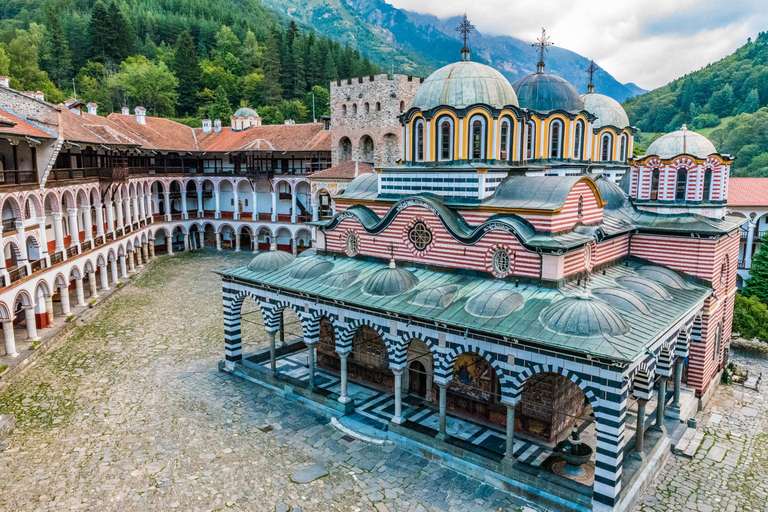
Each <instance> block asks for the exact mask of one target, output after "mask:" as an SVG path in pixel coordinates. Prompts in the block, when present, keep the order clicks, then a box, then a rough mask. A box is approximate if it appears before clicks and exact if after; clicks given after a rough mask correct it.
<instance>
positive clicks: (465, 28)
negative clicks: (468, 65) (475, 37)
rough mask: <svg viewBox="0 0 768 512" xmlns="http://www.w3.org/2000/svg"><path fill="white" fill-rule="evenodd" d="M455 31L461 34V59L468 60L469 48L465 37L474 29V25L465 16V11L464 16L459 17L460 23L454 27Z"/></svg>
mask: <svg viewBox="0 0 768 512" xmlns="http://www.w3.org/2000/svg"><path fill="white" fill-rule="evenodd" d="M455 30H456V32H458V33H459V34H461V37H462V39H463V41H464V46H462V47H461V60H469V48H468V47H467V38H468V37H469V33H470V32H472V31H473V30H475V26H474V25H473V24H472V23H470V22H469V18H467V13H464V17H463V18H462V19H461V23H459V26H458V27H456V29H455Z"/></svg>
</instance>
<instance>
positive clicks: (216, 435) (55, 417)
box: [0, 253, 523, 512]
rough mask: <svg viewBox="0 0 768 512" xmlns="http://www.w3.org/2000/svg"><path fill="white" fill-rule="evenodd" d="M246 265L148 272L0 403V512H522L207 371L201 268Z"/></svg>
mask: <svg viewBox="0 0 768 512" xmlns="http://www.w3.org/2000/svg"><path fill="white" fill-rule="evenodd" d="M251 256H252V255H248V254H240V255H237V254H233V253H226V255H224V254H219V255H217V254H214V253H204V254H196V255H194V254H187V255H180V256H174V257H173V258H163V259H160V260H159V261H157V262H155V263H153V265H152V266H151V267H150V268H149V269H148V271H147V272H145V273H144V274H143V275H142V276H140V277H139V278H137V279H136V281H135V282H134V283H133V284H131V285H130V286H127V287H126V288H125V289H124V290H122V291H121V292H120V295H119V296H116V297H115V298H114V299H113V300H112V301H111V302H110V303H108V304H105V305H104V306H102V309H101V310H100V311H99V313H98V314H97V315H96V316H95V317H94V318H93V319H92V320H91V321H90V322H89V323H88V324H87V325H84V326H81V327H78V328H76V329H74V330H72V331H71V332H70V333H68V334H67V339H66V340H64V341H63V342H62V343H60V344H59V345H58V346H57V347H56V348H53V349H52V350H50V351H49V352H47V353H45V354H42V356H41V357H40V359H39V360H37V361H36V362H35V364H34V366H32V367H30V368H29V369H27V370H26V371H25V372H24V373H22V374H21V375H19V376H17V378H15V379H14V380H13V382H12V383H11V384H10V385H9V386H8V387H7V388H5V389H3V390H1V391H0V414H2V413H8V412H10V413H13V414H15V415H16V416H17V421H18V422H17V427H16V430H15V431H14V432H13V434H12V435H11V436H10V437H9V438H8V439H6V441H5V444H4V445H2V446H0V450H2V453H0V475H2V478H0V510H14V511H37V510H40V511H48V510H78V509H79V510H94V511H112V510H114V511H145V510H163V511H164V510H180V511H181V510H183V511H198V510H199V511H203V510H219V509H233V510H257V511H273V510H279V511H288V510H294V511H298V510H303V511H329V510H348V511H356V510H360V511H368V510H376V511H378V512H383V511H387V510H388V511H393V512H394V511H395V510H397V511H424V510H435V511H438V510H439V511H480V510H511V511H520V510H523V508H522V507H521V506H520V505H519V504H518V502H516V501H515V500H514V498H513V497H511V496H509V495H508V494H506V493H504V492H502V491H499V490H496V489H494V488H493V487H490V486H488V485H486V484H482V483H480V482H478V481H476V480H473V479H470V478H467V477H465V476H463V475H461V474H459V473H457V472H455V471H452V470H449V469H446V468H444V467H442V466H441V465H439V464H437V463H436V462H433V461H429V460H427V459H425V458H423V457H420V456H417V455H414V454H411V453H409V452H406V451H404V450H401V449H399V448H396V447H393V446H388V447H374V446H369V445H366V444H364V443H362V442H360V441H357V440H352V441H347V440H344V439H343V434H342V433H341V432H339V431H337V430H336V429H334V428H333V427H332V426H331V425H330V424H329V423H328V420H327V419H326V418H325V417H322V416H321V415H319V414H316V413H313V412H312V411H310V410H308V409H305V408H303V407H301V406H297V405H296V403H295V402H291V401H288V400H286V399H285V398H282V397H280V396H279V395H276V394H274V393H272V392H269V391H267V390H265V389H263V388H261V387H258V386H256V385H254V384H251V383H249V382H246V381H244V380H242V379H239V378H237V377H232V376H229V375H227V374H224V373H220V372H218V371H217V363H218V362H219V360H221V358H222V354H223V342H222V320H221V287H220V284H219V283H220V281H219V279H218V277H217V276H216V275H214V274H212V273H211V272H210V270H212V269H215V268H220V267H227V266H235V265H240V264H243V263H245V262H246V261H247V260H248V259H249V258H250V257H251ZM258 317H259V315H258V313H254V314H252V315H249V316H248V317H247V318H248V319H249V320H250V321H253V322H254V323H253V324H247V323H244V341H245V342H246V348H247V349H248V350H254V349H256V348H258V347H259V346H262V345H264V344H265V343H266V335H265V334H264V333H263V330H262V329H260V328H259V327H258V323H260V318H258ZM286 323H287V329H286V330H287V331H289V333H290V321H287V322H286ZM301 470H305V471H301ZM326 471H327V473H328V474H327V475H326V476H320V475H322V474H323V473H325V472H326ZM307 475H309V477H308V476H307ZM313 475H317V476H318V478H316V479H313V480H312V481H311V482H309V483H295V482H299V481H300V482H304V481H306V480H310V479H312V476H313Z"/></svg>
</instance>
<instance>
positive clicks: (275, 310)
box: [264, 300, 317, 343]
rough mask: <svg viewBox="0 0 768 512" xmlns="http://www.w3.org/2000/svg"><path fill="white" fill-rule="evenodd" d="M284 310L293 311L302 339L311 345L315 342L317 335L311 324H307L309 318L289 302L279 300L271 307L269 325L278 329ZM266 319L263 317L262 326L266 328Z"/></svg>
mask: <svg viewBox="0 0 768 512" xmlns="http://www.w3.org/2000/svg"><path fill="white" fill-rule="evenodd" d="M286 309H290V310H291V311H293V312H294V313H295V314H296V316H297V317H298V319H299V322H300V323H301V334H302V336H303V337H304V339H305V340H307V341H308V342H310V343H312V342H314V341H316V340H317V333H315V332H314V330H313V329H312V326H311V324H310V323H309V318H308V317H307V314H306V313H304V311H302V310H301V309H300V308H299V307H298V306H297V305H296V304H293V303H291V302H289V301H285V300H281V301H278V302H277V303H275V304H272V307H271V315H272V316H271V318H270V322H269V325H270V326H272V325H276V326H277V327H279V325H280V313H282V312H283V311H285V310H286ZM267 323H268V322H267V317H266V316H265V317H264V326H265V327H266V326H267Z"/></svg>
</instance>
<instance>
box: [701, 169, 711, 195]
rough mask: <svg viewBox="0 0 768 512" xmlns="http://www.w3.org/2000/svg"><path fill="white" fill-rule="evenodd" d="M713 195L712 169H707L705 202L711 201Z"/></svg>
mask: <svg viewBox="0 0 768 512" xmlns="http://www.w3.org/2000/svg"><path fill="white" fill-rule="evenodd" d="M711 194H712V169H707V170H706V171H704V194H703V196H702V200H703V201H704V202H708V201H710V200H711V199H712V198H711V197H710V195H711Z"/></svg>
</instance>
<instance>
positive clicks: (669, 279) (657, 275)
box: [637, 265, 689, 290]
mask: <svg viewBox="0 0 768 512" xmlns="http://www.w3.org/2000/svg"><path fill="white" fill-rule="evenodd" d="M637 273H638V274H640V275H641V276H643V277H647V278H648V279H653V280H654V281H656V282H657V283H661V284H663V285H665V286H669V287H670V288H677V289H678V290H687V289H689V286H688V283H686V282H685V279H683V278H682V277H680V275H679V274H678V273H677V272H675V271H674V270H672V269H669V268H666V267H656V266H651V265H647V266H643V267H640V268H638V269H637Z"/></svg>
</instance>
